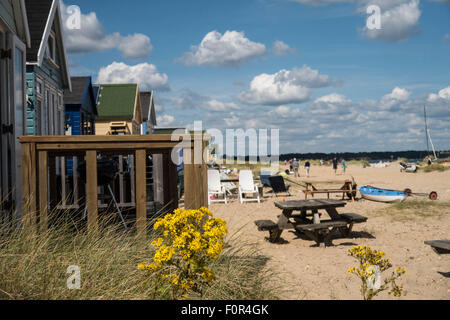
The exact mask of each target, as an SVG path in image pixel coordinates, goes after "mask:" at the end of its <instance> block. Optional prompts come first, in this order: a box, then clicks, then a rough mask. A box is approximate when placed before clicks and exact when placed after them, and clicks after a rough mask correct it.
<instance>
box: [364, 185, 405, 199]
mask: <svg viewBox="0 0 450 320" xmlns="http://www.w3.org/2000/svg"><path fill="white" fill-rule="evenodd" d="M359 193H361V196H362V197H363V198H364V199H367V200H372V201H379V202H398V201H403V200H405V199H406V197H407V196H408V195H407V194H406V193H405V192H403V191H397V190H388V189H381V188H375V187H371V186H363V187H361V188H360V189H359Z"/></svg>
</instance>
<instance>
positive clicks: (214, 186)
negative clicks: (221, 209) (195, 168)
mask: <svg viewBox="0 0 450 320" xmlns="http://www.w3.org/2000/svg"><path fill="white" fill-rule="evenodd" d="M216 195H223V199H211V196H214V197H215V196H216ZM211 202H225V203H227V191H226V189H225V187H224V186H223V185H222V183H221V182H220V173H219V170H211V169H210V170H208V204H211Z"/></svg>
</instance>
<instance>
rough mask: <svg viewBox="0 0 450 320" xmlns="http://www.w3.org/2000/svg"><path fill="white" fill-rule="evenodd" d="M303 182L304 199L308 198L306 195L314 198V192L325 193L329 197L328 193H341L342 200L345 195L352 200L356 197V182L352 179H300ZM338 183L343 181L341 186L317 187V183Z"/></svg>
mask: <svg viewBox="0 0 450 320" xmlns="http://www.w3.org/2000/svg"><path fill="white" fill-rule="evenodd" d="M302 182H303V183H304V184H305V190H303V193H304V194H305V200H306V199H308V195H311V196H312V197H313V198H314V194H316V193H326V194H327V198H328V199H330V193H342V200H344V198H345V196H346V195H347V197H348V198H349V199H351V200H352V201H355V198H356V183H355V181H354V180H353V179H352V180H344V181H342V180H339V181H338V180H326V181H307V180H305V181H302ZM338 183H339V184H340V183H343V185H342V187H340V188H339V189H338V188H322V189H319V188H318V187H317V185H318V184H338Z"/></svg>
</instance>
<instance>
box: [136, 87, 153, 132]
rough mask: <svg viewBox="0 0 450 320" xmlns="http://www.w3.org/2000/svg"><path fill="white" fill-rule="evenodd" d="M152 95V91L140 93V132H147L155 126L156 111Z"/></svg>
mask: <svg viewBox="0 0 450 320" xmlns="http://www.w3.org/2000/svg"><path fill="white" fill-rule="evenodd" d="M153 97H154V93H153V91H150V92H141V93H140V98H141V107H142V130H141V134H149V133H150V132H151V129H152V128H153V127H155V126H156V111H155V102H154V98H153Z"/></svg>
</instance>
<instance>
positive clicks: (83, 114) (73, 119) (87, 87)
mask: <svg viewBox="0 0 450 320" xmlns="http://www.w3.org/2000/svg"><path fill="white" fill-rule="evenodd" d="M71 82H72V91H69V90H65V91H64V107H65V115H66V135H69V136H71V135H73V136H78V135H93V134H95V117H96V116H97V115H98V112H97V100H96V95H95V92H94V88H93V86H92V78H91V77H71Z"/></svg>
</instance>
